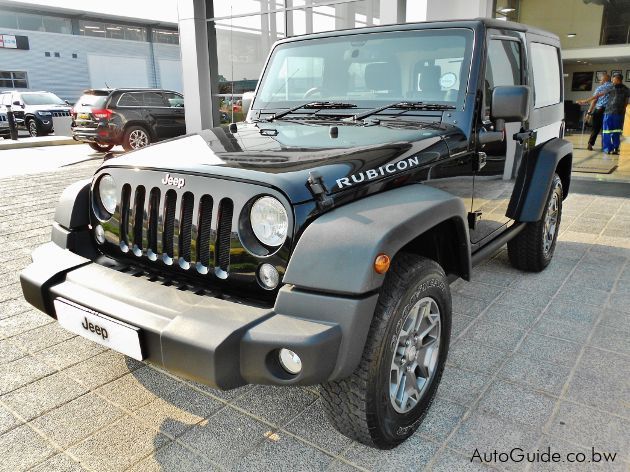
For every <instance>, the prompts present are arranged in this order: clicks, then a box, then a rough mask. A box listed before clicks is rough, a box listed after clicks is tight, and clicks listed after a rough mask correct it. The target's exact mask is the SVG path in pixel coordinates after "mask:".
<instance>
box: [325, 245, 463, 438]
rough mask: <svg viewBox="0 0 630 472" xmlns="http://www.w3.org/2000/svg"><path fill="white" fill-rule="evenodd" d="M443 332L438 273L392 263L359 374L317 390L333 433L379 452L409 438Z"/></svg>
mask: <svg viewBox="0 0 630 472" xmlns="http://www.w3.org/2000/svg"><path fill="white" fill-rule="evenodd" d="M450 331H451V295H450V289H449V285H448V281H447V279H446V275H445V274H444V271H443V270H442V268H441V267H440V266H439V265H438V264H437V263H436V262H434V261H432V260H430V259H426V258H424V257H420V256H416V255H414V254H401V255H399V256H398V257H397V258H396V259H395V261H394V263H393V264H392V268H391V269H390V272H389V273H388V275H387V278H386V280H385V283H384V284H383V287H382V288H381V294H380V297H379V301H378V304H377V307H376V311H375V313H374V318H373V320H372V324H371V326H370V331H369V334H368V339H367V341H366V344H365V348H364V351H363V356H362V358H361V361H360V363H359V366H358V367H357V369H356V370H355V372H354V373H353V374H352V375H350V376H349V377H347V378H345V379H342V380H337V381H331V382H327V383H325V384H323V385H321V386H320V391H321V394H322V399H323V404H324V408H325V411H326V414H327V416H328V419H329V420H330V422H331V423H332V424H333V426H334V427H335V428H336V429H337V430H339V431H340V432H341V433H343V434H345V435H346V436H348V437H350V438H352V439H355V440H357V441H359V442H362V443H363V444H366V445H368V446H372V447H378V448H381V449H391V448H393V447H395V446H397V445H398V444H400V443H401V442H403V441H404V440H405V439H407V438H408V437H409V436H411V435H412V434H413V433H414V432H415V430H416V429H417V428H418V426H420V423H421V422H422V420H423V419H424V416H425V415H426V413H427V411H428V409H429V406H430V405H431V403H432V402H433V398H434V397H435V393H436V391H437V387H438V385H439V382H440V378H441V377H442V372H443V370H444V364H445V362H446V355H447V353H448V347H449V341H450Z"/></svg>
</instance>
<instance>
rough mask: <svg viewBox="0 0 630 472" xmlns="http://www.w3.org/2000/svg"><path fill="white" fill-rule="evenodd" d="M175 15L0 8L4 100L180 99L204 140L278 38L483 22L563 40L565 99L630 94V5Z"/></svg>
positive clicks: (439, 3) (423, 0) (324, 6)
mask: <svg viewBox="0 0 630 472" xmlns="http://www.w3.org/2000/svg"><path fill="white" fill-rule="evenodd" d="M16 5H19V8H18V7H16ZM177 7H178V8H177V10H178V16H179V18H178V19H177V18H173V22H172V23H165V22H155V21H150V20H146V19H144V20H143V19H139V18H129V17H122V16H115V15H102V14H91V13H89V12H83V11H76V10H69V9H63V8H57V7H49V6H42V5H36V6H33V5H32V4H27V3H20V2H17V1H9V0H0V38H3V37H4V38H8V40H9V42H8V43H7V41H6V40H5V41H4V44H5V45H6V44H9V46H10V47H1V48H0V90H2V89H7V88H23V87H24V86H26V87H27V88H29V89H35V90H50V91H52V92H55V93H56V94H58V95H59V96H61V97H62V98H64V99H68V100H70V101H72V100H75V99H76V98H77V97H78V96H79V94H80V92H81V90H83V89H85V88H90V87H104V86H110V87H116V86H124V87H146V86H151V87H162V88H169V89H174V90H177V91H182V92H184V95H186V97H187V98H188V100H187V103H186V122H187V127H188V129H189V130H190V131H194V130H198V129H202V128H206V127H209V126H211V125H212V123H216V122H218V109H219V105H218V101H219V96H220V95H222V94H225V93H228V92H231V91H232V90H234V91H235V92H236V93H241V92H244V91H250V90H253V89H254V88H255V86H256V83H257V80H258V78H259V75H260V73H261V70H262V68H263V66H264V62H265V60H266V57H267V55H268V53H269V51H270V49H271V46H272V44H273V43H274V42H275V41H277V40H278V39H282V38H285V37H290V36H296V35H301V34H306V33H316V32H321V31H331V30H338V29H346V28H358V27H363V26H371V25H383V24H391V23H405V22H415V21H425V20H444V19H455V18H475V17H491V18H497V19H500V20H511V21H519V22H522V23H527V24H530V25H533V26H537V27H540V28H542V29H545V30H548V31H551V32H553V33H555V34H557V35H558V36H559V37H560V41H561V44H562V49H563V58H564V73H565V98H566V99H567V100H570V101H575V100H577V99H580V98H585V97H587V96H590V95H591V94H592V91H593V90H594V88H595V84H596V81H597V75H598V72H599V73H600V74H601V73H602V72H603V71H606V72H608V73H610V72H612V71H621V73H622V74H623V75H624V79H625V80H626V81H627V82H626V83H627V84H628V85H630V0H553V1H549V0H178V2H177ZM35 9H36V10H37V11H35ZM13 38H15V39H13ZM13 46H18V47H13ZM20 46H21V47H20ZM589 77H590V79H591V80H590V82H589ZM190 97H194V99H193V100H191V99H190ZM210 103H214V106H209V105H210Z"/></svg>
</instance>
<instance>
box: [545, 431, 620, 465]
mask: <svg viewBox="0 0 630 472" xmlns="http://www.w3.org/2000/svg"><path fill="white" fill-rule="evenodd" d="M537 449H538V450H539V451H547V450H549V451H550V452H551V454H553V453H557V454H560V460H562V461H563V462H545V463H539V464H538V465H539V467H540V468H541V469H543V467H544V469H543V470H545V471H550V472H573V471H575V470H579V469H586V468H587V467H590V470H606V471H612V472H627V471H628V466H629V465H630V464H628V463H623V462H621V460H620V459H619V454H617V456H616V457H615V458H614V459H611V460H612V462H611V461H607V462H605V461H604V459H603V457H602V458H600V459H601V461H602V462H600V463H595V464H593V465H591V464H592V460H591V458H592V457H593V449H592V448H590V447H589V448H586V447H580V446H576V445H575V444H572V443H570V442H567V441H563V440H561V439H558V438H554V437H552V436H549V435H546V434H543V435H542V436H541V438H540V441H539V442H538V447H537ZM595 452H597V453H600V454H601V453H608V451H602V450H599V451H598V450H597V448H595ZM580 453H582V454H584V459H581V458H577V460H585V462H586V463H584V462H583V463H576V462H575V460H576V455H577V454H580ZM568 454H571V456H570V460H572V461H574V462H567V455H568Z"/></svg>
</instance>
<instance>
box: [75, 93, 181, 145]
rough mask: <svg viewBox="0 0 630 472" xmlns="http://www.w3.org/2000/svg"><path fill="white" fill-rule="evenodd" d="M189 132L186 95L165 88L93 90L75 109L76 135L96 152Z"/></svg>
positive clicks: (81, 99)
mask: <svg viewBox="0 0 630 472" xmlns="http://www.w3.org/2000/svg"><path fill="white" fill-rule="evenodd" d="M185 133H186V121H185V117H184V97H183V96H182V95H181V94H179V93H177V92H173V91H171V90H161V89H137V88H135V89H129V88H125V89H122V88H121V89H90V90H86V91H85V92H83V95H82V96H81V98H79V100H78V101H77V103H76V104H75V106H74V108H73V109H72V137H73V138H74V139H75V140H77V141H81V142H85V143H88V144H89V145H90V147H91V148H92V149H94V150H96V151H109V150H110V149H112V148H113V147H114V146H116V145H122V147H123V148H125V150H126V151H130V150H132V149H138V148H141V147H144V146H147V145H149V144H151V143H153V142H156V141H160V140H162V139H168V138H173V137H175V136H180V135H182V134H185Z"/></svg>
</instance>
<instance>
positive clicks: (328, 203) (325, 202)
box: [306, 171, 334, 210]
mask: <svg viewBox="0 0 630 472" xmlns="http://www.w3.org/2000/svg"><path fill="white" fill-rule="evenodd" d="M306 185H307V187H308V189H309V190H310V191H311V193H312V194H313V196H314V197H315V200H317V206H318V207H319V209H320V210H328V209H330V208H332V207H333V204H334V201H333V199H332V198H331V197H329V196H328V195H326V193H327V192H328V190H327V189H326V186H325V185H324V179H323V178H322V176H321V175H320V174H319V173H318V172H315V171H311V172H309V173H308V179H307V180H306Z"/></svg>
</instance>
